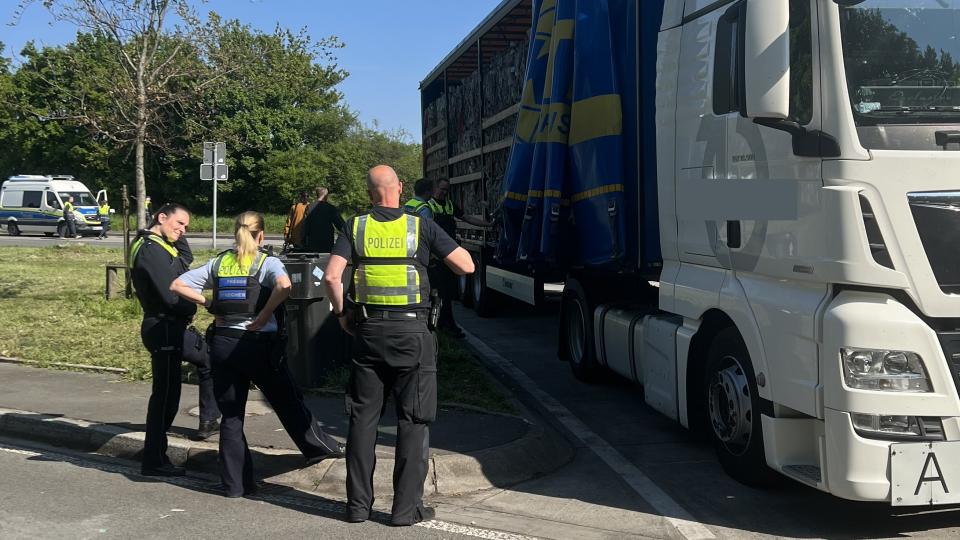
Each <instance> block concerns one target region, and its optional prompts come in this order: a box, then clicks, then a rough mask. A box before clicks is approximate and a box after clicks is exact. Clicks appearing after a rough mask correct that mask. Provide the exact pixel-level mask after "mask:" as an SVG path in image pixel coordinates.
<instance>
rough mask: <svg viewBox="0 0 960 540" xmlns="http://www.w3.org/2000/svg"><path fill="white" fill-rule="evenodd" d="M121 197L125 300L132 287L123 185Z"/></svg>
mask: <svg viewBox="0 0 960 540" xmlns="http://www.w3.org/2000/svg"><path fill="white" fill-rule="evenodd" d="M121 193H122V195H123V264H124V266H126V267H127V270H126V272H124V273H123V276H124V277H123V279H124V281H125V282H126V283H124V295H125V296H126V297H127V298H130V297H132V296H133V287H132V286H131V282H130V270H131V268H130V266H129V265H130V197H129V194H128V192H127V185H126V184H124V185H123V190H122V192H121Z"/></svg>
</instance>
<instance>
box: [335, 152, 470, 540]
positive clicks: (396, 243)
mask: <svg viewBox="0 0 960 540" xmlns="http://www.w3.org/2000/svg"><path fill="white" fill-rule="evenodd" d="M367 191H368V193H369V195H370V201H371V202H372V203H373V207H372V208H371V209H370V210H369V211H368V212H367V213H366V214H360V215H357V216H355V217H353V218H351V219H350V220H349V221H348V222H347V227H346V233H347V234H346V235H345V236H341V237H340V238H339V239H338V240H337V243H336V245H335V246H334V248H333V252H332V253H331V256H330V262H329V264H328V265H327V269H326V274H325V276H324V281H325V282H326V286H327V293H328V294H329V296H330V302H331V304H332V307H333V311H334V313H336V314H337V316H338V317H339V318H340V324H341V326H342V327H343V329H344V330H346V331H347V332H348V333H350V334H351V335H353V336H354V340H355V341H354V347H353V350H354V359H353V366H352V376H351V378H350V386H349V388H348V393H347V398H346V401H347V409H348V411H349V415H350V432H349V435H348V438H347V508H346V520H347V521H349V522H351V523H359V522H361V521H365V520H367V519H368V518H369V517H370V509H371V505H372V504H373V495H374V494H373V470H374V465H375V462H376V455H375V450H376V443H377V424H378V422H379V420H380V416H381V414H382V412H383V405H384V398H385V391H389V392H391V393H392V394H393V399H394V403H395V405H396V411H397V425H398V432H397V446H396V465H395V466H394V467H395V468H394V472H393V478H394V484H393V486H394V499H393V511H392V516H391V523H392V524H393V525H413V524H414V523H418V522H421V521H427V520H430V519H433V516H434V511H433V509H432V508H429V507H426V506H424V505H423V481H424V479H425V478H426V474H427V459H428V453H429V434H428V428H427V426H428V425H429V424H430V422H432V421H433V420H434V419H435V417H436V414H437V346H436V339H435V337H434V336H433V335H432V334H431V332H430V330H429V329H428V326H427V322H428V315H429V313H430V302H429V299H430V296H429V291H430V282H429V279H428V278H427V271H426V269H427V263H428V262H429V260H430V254H431V253H433V254H434V255H436V256H437V257H439V258H440V259H442V260H443V262H444V263H445V264H446V265H447V266H448V267H450V268H451V270H452V271H454V272H456V273H458V274H469V273H471V272H473V260H472V259H471V258H470V254H469V253H468V252H467V251H466V250H464V249H463V248H461V247H458V246H457V244H456V242H454V241H453V239H452V238H450V236H449V235H447V234H446V233H444V232H443V230H441V229H440V227H438V226H437V225H436V223H434V222H432V221H430V220H426V219H422V218H420V217H419V216H414V215H410V214H407V213H405V212H404V211H403V209H401V208H400V195H401V193H402V191H403V184H401V183H400V180H399V179H398V178H397V173H396V172H394V170H393V169H392V168H390V167H388V166H386V165H378V166H376V167H374V168H372V169H370V171H369V172H368V173H367ZM348 261H350V262H351V263H352V264H353V267H354V272H353V282H352V283H351V284H350V290H349V297H350V299H349V301H350V307H347V306H346V305H345V302H344V294H343V292H344V291H343V284H342V282H341V275H342V274H343V270H344V268H345V267H346V265H347V262H348Z"/></svg>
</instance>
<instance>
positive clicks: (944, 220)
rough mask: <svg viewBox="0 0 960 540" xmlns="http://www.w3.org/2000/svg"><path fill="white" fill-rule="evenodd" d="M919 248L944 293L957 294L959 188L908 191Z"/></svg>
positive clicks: (959, 270) (959, 277) (959, 289)
mask: <svg viewBox="0 0 960 540" xmlns="http://www.w3.org/2000/svg"><path fill="white" fill-rule="evenodd" d="M907 199H908V200H909V202H910V211H911V213H913V221H914V223H915V224H916V225H917V232H918V233H919V234H920V241H921V242H922V243H923V250H924V252H926V254H927V261H929V263H930V267H931V269H932V270H933V275H934V276H935V277H936V279H937V284H939V285H940V290H942V291H943V292H945V293H947V294H960V191H927V192H914V193H908V194H907Z"/></svg>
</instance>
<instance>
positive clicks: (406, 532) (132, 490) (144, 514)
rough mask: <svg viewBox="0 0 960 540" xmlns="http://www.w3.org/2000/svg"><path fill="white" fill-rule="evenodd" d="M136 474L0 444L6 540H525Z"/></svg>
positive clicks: (277, 493)
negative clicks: (350, 517) (368, 517)
mask: <svg viewBox="0 0 960 540" xmlns="http://www.w3.org/2000/svg"><path fill="white" fill-rule="evenodd" d="M138 472H139V471H138V466H137V465H136V464H131V463H130V462H124V461H119V460H109V459H106V458H100V457H96V456H89V455H78V454H69V453H64V452H62V451H56V450H50V449H46V448H42V447H36V446H33V447H27V446H23V445H22V444H20V443H11V442H10V441H3V440H0V478H2V479H3V481H2V482H0V485H2V486H3V489H0V538H4V539H5V540H18V539H34V538H44V539H47V538H50V539H54V538H71V539H74V538H345V539H379V538H384V539H385V538H390V539H395V538H397V539H433V538H444V539H459V538H503V539H504V540H510V539H512V538H518V537H516V536H513V535H502V534H499V533H497V532H495V531H487V530H483V529H477V528H472V527H465V526H461V525H454V524H451V523H446V522H441V521H432V522H428V523H426V524H421V525H420V526H415V527H390V526H388V525H385V524H384V523H383V522H384V521H386V520H388V516H387V515H385V514H377V515H376V516H375V517H374V521H367V522H365V523H361V524H351V523H346V522H344V521H342V520H341V519H340V516H341V512H342V508H343V506H342V503H340V502H339V501H334V500H330V499H326V498H323V497H318V496H309V495H303V494H299V493H297V492H294V491H292V490H290V489H288V488H284V487H282V486H270V485H268V486H266V487H265V488H264V489H261V491H262V492H263V494H262V495H258V496H256V497H252V498H240V499H227V498H224V497H221V496H220V495H218V494H217V493H216V492H215V489H216V486H217V482H216V481H214V479H212V478H210V477H205V476H199V475H195V474H193V473H191V475H190V476H187V477H184V478H177V479H169V480H157V479H153V478H147V477H143V476H140V475H139V474H138ZM462 533H466V534H462Z"/></svg>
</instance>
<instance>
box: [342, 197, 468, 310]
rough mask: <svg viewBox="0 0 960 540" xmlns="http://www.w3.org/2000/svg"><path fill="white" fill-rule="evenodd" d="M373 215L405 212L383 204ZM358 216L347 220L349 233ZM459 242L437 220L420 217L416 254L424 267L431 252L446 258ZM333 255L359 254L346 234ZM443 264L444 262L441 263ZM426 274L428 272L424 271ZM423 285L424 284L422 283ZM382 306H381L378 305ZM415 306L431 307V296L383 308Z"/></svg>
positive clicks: (388, 218)
mask: <svg viewBox="0 0 960 540" xmlns="http://www.w3.org/2000/svg"><path fill="white" fill-rule="evenodd" d="M368 212H369V213H370V214H371V215H373V219H375V220H377V221H381V222H383V221H393V220H395V219H399V218H400V216H402V215H403V214H404V211H403V209H402V208H385V207H383V206H375V207H373V208H371V209H370V210H369V211H368ZM355 219H356V217H352V218H350V219H349V220H347V225H346V227H345V229H346V232H347V233H348V234H351V235H352V234H353V220H355ZM457 247H458V246H457V243H456V242H455V241H454V240H453V238H450V235H448V234H447V233H445V232H443V229H441V228H440V226H439V225H437V224H436V223H435V222H433V221H432V220H429V219H420V244H419V245H418V246H417V254H416V255H415V256H414V258H415V259H417V261H418V262H420V264H421V265H423V267H424V268H426V267H427V265H429V264H430V254H431V253H433V254H434V255H436V256H437V257H439V258H440V259H441V260H442V259H445V258H446V257H447V255H450V254H451V253H453V250H455V249H457ZM331 254H333V255H339V256H341V257H343V258H344V259H346V260H348V261H353V260H354V258H355V257H356V256H357V254H356V252H354V251H353V245H352V244H351V243H350V238H349V237H347V236H346V235H341V236H340V238H338V239H337V243H336V245H334V246H333V251H332V252H331ZM441 264H443V263H441ZM424 274H426V273H425V272H424ZM421 279H422V280H425V281H426V282H427V283H426V284H425V285H426V287H425V289H423V290H427V291H429V290H430V283H429V279H428V278H427V276H426V275H423V276H421ZM421 285H424V284H423V283H421ZM350 289H351V291H352V290H353V283H350ZM377 307H378V308H380V307H381V306H377ZM410 307H413V308H429V307H430V298H429V297H424V298H422V301H421V302H420V304H418V305H416V306H404V307H389V306H382V308H383V309H389V310H396V311H401V310H407V309H410Z"/></svg>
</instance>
